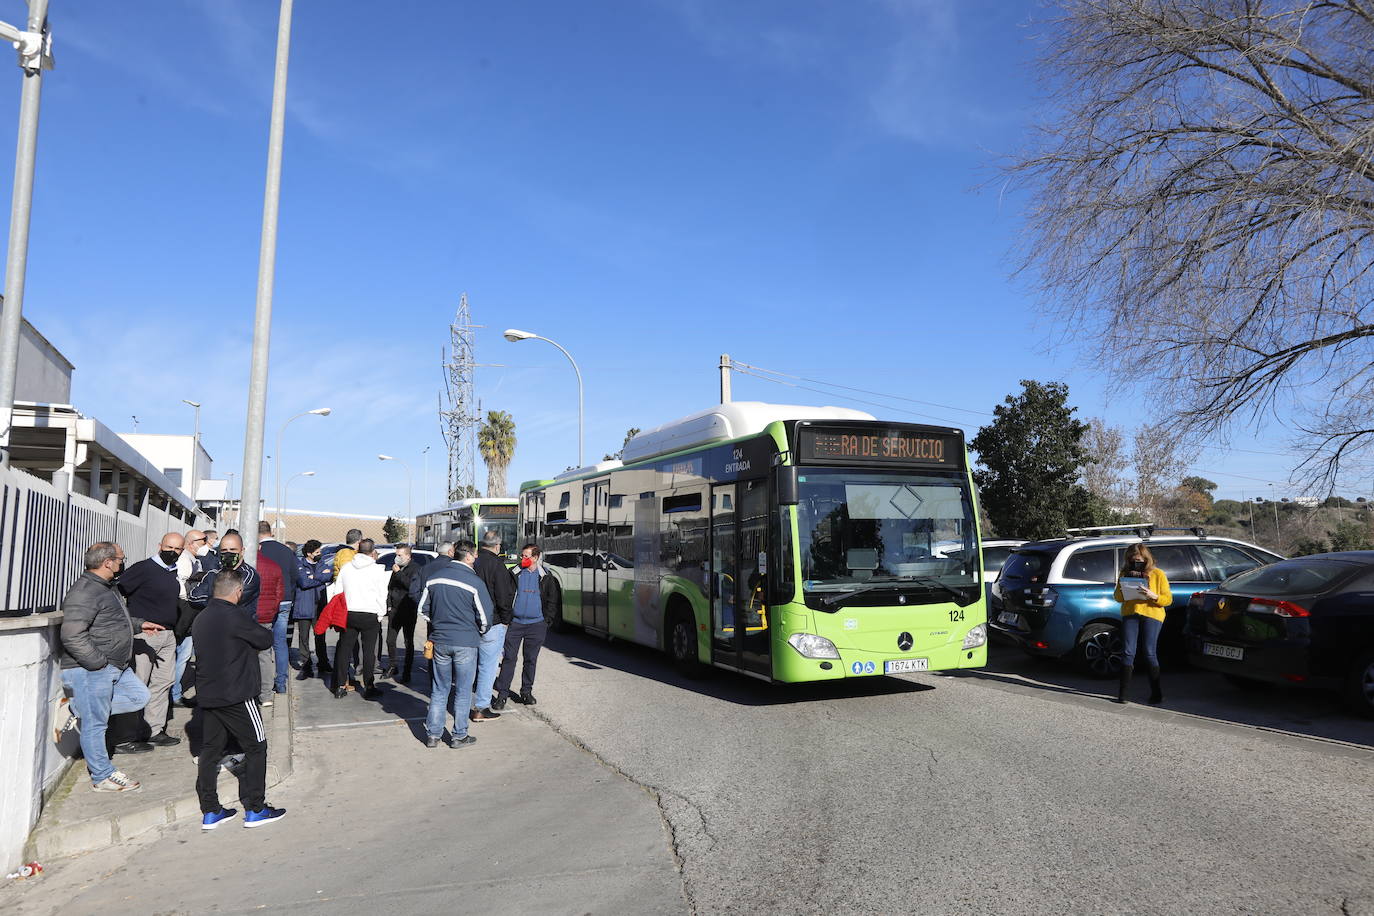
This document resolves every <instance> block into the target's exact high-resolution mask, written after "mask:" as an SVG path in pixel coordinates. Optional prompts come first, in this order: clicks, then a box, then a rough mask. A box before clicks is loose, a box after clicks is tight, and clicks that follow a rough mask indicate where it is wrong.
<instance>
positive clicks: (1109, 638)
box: [1073, 623, 1121, 678]
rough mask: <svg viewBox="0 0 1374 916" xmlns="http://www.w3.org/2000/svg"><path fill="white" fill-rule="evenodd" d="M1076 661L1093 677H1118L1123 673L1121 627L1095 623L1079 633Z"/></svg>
mask: <svg viewBox="0 0 1374 916" xmlns="http://www.w3.org/2000/svg"><path fill="white" fill-rule="evenodd" d="M1073 656H1074V663H1075V664H1076V665H1077V666H1078V668H1079V670H1080V671H1082V672H1083V673H1084V674H1087V675H1091V676H1092V677H1101V678H1108V677H1116V676H1117V675H1118V674H1120V673H1121V628H1120V627H1115V626H1112V625H1111V624H1109V623H1094V624H1092V625H1090V626H1086V627H1084V628H1083V632H1082V633H1080V634H1078V645H1077V646H1075V647H1074V651H1073Z"/></svg>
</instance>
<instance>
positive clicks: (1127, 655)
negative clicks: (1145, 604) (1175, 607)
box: [1121, 614, 1164, 671]
mask: <svg viewBox="0 0 1374 916" xmlns="http://www.w3.org/2000/svg"><path fill="white" fill-rule="evenodd" d="M1163 628H1164V621H1162V620H1155V619H1154V618H1153V617H1142V616H1141V615H1139V614H1130V615H1128V616H1126V617H1123V618H1121V645H1122V652H1121V667H1122V670H1125V671H1130V670H1131V669H1132V668H1134V667H1135V653H1136V646H1137V644H1138V643H1140V642H1141V639H1140V638H1141V637H1142V636H1143V637H1144V645H1142V646H1140V651H1141V652H1142V653H1143V654H1144V655H1145V661H1147V662H1149V663H1150V667H1152V668H1158V667H1159V655H1158V653H1157V652H1156V651H1155V645H1156V644H1157V643H1158V642H1159V631H1160V630H1162V629H1163Z"/></svg>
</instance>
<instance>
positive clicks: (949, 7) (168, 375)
mask: <svg viewBox="0 0 1374 916" xmlns="http://www.w3.org/2000/svg"><path fill="white" fill-rule="evenodd" d="M1037 8H1038V5H1037V4H1035V3H1033V2H1025V3H1022V2H1011V0H967V2H955V0H853V2H849V3H843V4H841V3H821V2H808V3H801V2H793V0H787V2H784V0H771V2H770V0H758V2H750V3H736V2H726V0H648V2H608V3H592V4H569V3H562V2H524V3H475V2H467V0H462V2H459V0H445V2H429V3H419V2H401V0H397V2H393V3H391V4H376V3H372V4H363V3H356V2H352V0H330V2H327V3H326V2H321V0H298V2H297V4H296V15H295V28H294V35H293V45H292V55H291V80H290V88H289V99H288V109H289V118H288V124H287V135H286V151H285V169H284V190H283V196H282V217H281V235H280V244H279V249H278V273H277V286H276V301H275V306H276V308H275V314H274V332H273V344H272V364H271V379H270V386H271V389H270V401H269V407H268V426H267V429H268V442H267V451H268V452H269V453H271V452H272V451H273V446H274V439H275V435H276V431H277V429H278V427H279V426H280V424H281V422H282V421H283V420H285V419H286V418H287V417H289V416H291V415H293V414H295V413H299V412H301V411H305V410H309V409H311V408H314V407H319V406H329V407H332V408H333V409H334V413H333V415H332V416H330V417H328V418H325V419H319V418H315V417H310V418H306V419H302V420H298V421H296V422H295V423H294V424H293V425H292V426H291V427H290V429H289V431H288V432H287V434H286V438H285V443H284V450H283V451H284V454H285V464H284V465H283V469H284V471H285V473H286V474H287V475H288V476H289V475H290V474H294V473H295V472H297V471H301V470H306V469H312V470H315V471H316V472H317V476H315V477H314V478H304V479H299V480H297V481H296V482H295V483H294V484H293V485H292V488H291V499H290V503H291V504H293V505H296V506H300V507H304V508H311V509H322V510H329V511H341V512H350V511H353V512H361V513H369V514H371V513H376V514H383V513H393V514H401V513H403V512H404V511H405V506H406V486H405V475H404V473H403V472H402V471H401V469H400V468H398V467H395V466H393V465H390V464H382V463H380V462H378V461H377V459H376V455H377V453H379V452H385V453H388V454H392V455H396V456H397V457H400V458H402V459H404V460H405V461H406V462H407V463H408V464H409V466H410V468H411V469H412V471H413V472H414V475H415V481H414V494H413V502H414V505H415V508H416V509H417V510H419V509H420V508H421V506H422V504H423V503H424V502H425V501H426V495H427V497H428V502H429V503H431V504H434V503H437V502H438V501H439V499H440V493H441V491H442V488H443V481H444V474H445V454H444V445H443V442H442V440H441V438H440V435H439V426H438V419H437V415H436V410H437V394H438V391H439V387H440V383H441V374H440V368H439V361H440V349H441V347H442V346H443V345H444V344H445V343H446V341H447V326H448V323H449V321H450V320H451V318H452V316H453V312H454V309H455V307H456V305H457V302H458V297H459V294H460V293H463V292H466V293H467V294H468V296H469V300H470V302H471V304H472V308H473V312H474V317H475V319H476V321H477V323H479V324H481V325H485V326H486V327H485V329H484V330H482V331H480V332H479V336H478V355H479V358H480V359H481V360H482V361H483V362H487V363H494V364H500V368H489V369H483V370H481V371H480V372H479V376H478V378H479V385H478V388H479V391H478V394H479V396H480V397H481V399H482V401H483V406H484V407H487V408H498V409H505V410H508V411H510V412H511V413H512V414H513V415H514V417H515V421H516V424H517V435H518V438H519V446H518V450H517V454H516V458H515V462H514V464H513V466H512V467H511V469H510V473H509V477H510V480H511V481H512V483H513V484H514V483H518V482H519V481H520V480H524V479H528V478H532V477H542V476H548V475H549V474H551V473H554V472H557V471H560V470H562V469H563V468H564V467H566V466H568V465H569V464H572V463H574V461H575V458H576V422H577V418H576V390H575V387H574V383H573V378H572V373H571V370H570V369H569V368H568V366H567V363H566V361H564V360H563V357H562V356H561V355H560V354H559V353H558V352H557V351H556V350H554V349H553V348H552V347H549V346H547V345H546V344H542V343H539V342H534V341H530V342H524V343H521V344H510V343H507V342H505V341H504V340H502V338H501V336H500V332H501V330H502V329H503V328H505V327H509V326H518V327H525V328H529V329H531V330H535V331H537V332H539V333H541V334H544V335H546V336H548V337H551V338H553V339H555V340H557V341H559V342H560V343H562V344H563V345H564V346H566V347H567V348H568V349H569V350H570V351H572V352H573V354H574V355H575V356H576V357H577V359H578V361H579V363H580V365H581V367H582V369H583V373H584V376H585V378H586V397H587V416H586V434H587V453H588V458H589V460H590V459H594V458H599V457H600V456H601V455H602V454H603V453H604V452H606V451H612V450H615V449H616V448H618V447H619V445H620V442H621V439H622V436H623V433H624V431H625V429H626V428H627V427H629V426H640V427H648V426H654V425H657V424H659V423H662V422H665V421H667V420H669V419H672V418H673V417H676V416H680V415H682V414H685V413H689V412H691V411H694V410H697V409H700V408H702V407H704V406H707V405H709V404H711V403H713V402H714V401H715V399H716V394H717V391H716V385H717V373H716V371H715V366H716V362H717V359H718V356H719V354H721V353H722V352H728V353H730V354H731V355H732V356H733V357H734V358H736V359H738V360H741V361H743V362H746V363H750V364H753V365H756V366H762V367H767V368H769V369H775V370H779V371H782V372H787V373H793V374H796V375H801V376H807V377H811V378H817V379H821V380H825V381H830V382H835V383H839V384H843V385H849V386H853V387H857V388H864V389H873V390H881V391H888V392H892V393H894V394H898V395H901V396H902V397H906V398H913V399H918V400H926V401H931V402H936V403H938V404H941V405H946V406H945V407H922V406H918V405H913V404H910V403H898V402H894V404H893V408H892V409H890V410H876V409H875V412H877V413H880V414H881V415H885V416H888V417H891V418H893V419H911V420H927V421H935V422H947V423H957V424H959V425H963V426H965V427H966V428H967V429H969V431H970V433H972V432H973V431H974V430H976V428H977V426H979V425H981V424H982V423H984V422H986V420H987V419H988V417H987V416H986V414H985V413H983V412H988V411H990V410H991V409H992V406H993V405H994V404H996V403H997V402H999V401H1000V400H1001V399H1002V398H1003V397H1004V396H1006V395H1007V394H1008V393H1009V392H1012V391H1014V390H1016V389H1017V388H1018V380H1019V379H1022V378H1036V379H1042V380H1049V379H1061V380H1064V381H1067V382H1068V383H1069V384H1070V387H1071V391H1072V395H1073V400H1074V402H1075V403H1076V404H1077V405H1078V406H1079V407H1080V408H1081V410H1082V412H1083V414H1084V415H1088V416H1091V415H1100V416H1104V417H1106V418H1107V419H1108V420H1109V421H1110V422H1112V423H1116V424H1121V425H1124V426H1127V427H1134V426H1136V425H1138V424H1142V423H1146V422H1150V421H1152V420H1154V419H1157V417H1155V416H1153V415H1152V413H1153V411H1152V410H1150V409H1148V408H1146V407H1145V406H1143V405H1144V403H1146V399H1143V398H1141V397H1139V396H1137V397H1131V398H1111V397H1109V396H1108V394H1107V393H1106V391H1105V378H1104V376H1103V374H1102V373H1101V372H1099V371H1097V370H1096V369H1095V368H1094V367H1092V366H1091V365H1089V364H1088V363H1087V362H1086V361H1085V353H1086V351H1085V350H1083V349H1080V348H1079V347H1078V346H1077V345H1076V344H1074V343H1073V342H1066V341H1063V340H1061V339H1059V338H1058V337H1057V336H1056V335H1055V334H1054V328H1053V327H1052V326H1051V325H1048V324H1046V323H1045V322H1043V321H1042V320H1040V319H1039V318H1038V317H1037V310H1036V307H1035V303H1034V300H1033V297H1032V296H1031V294H1030V292H1029V290H1028V289H1027V288H1026V286H1025V284H1024V282H1022V281H1017V280H1014V279H1012V278H1011V277H1010V273H1011V267H1012V264H1011V261H1010V249H1011V247H1012V245H1013V243H1014V241H1015V239H1016V237H1017V233H1018V232H1019V230H1020V226H1021V217H1020V212H1019V207H1020V205H1021V201H1020V200H1019V199H1018V198H1017V197H1015V196H1014V195H1008V194H1005V193H1002V192H1001V189H999V188H998V187H996V186H995V185H994V186H992V187H989V188H983V189H981V190H980V189H979V188H978V186H980V185H982V184H983V183H984V182H985V181H987V179H988V178H989V177H990V176H991V175H992V171H991V163H992V162H993V161H994V160H995V158H996V157H997V155H998V154H1001V153H1005V152H1009V151H1012V150H1015V149H1017V148H1018V147H1019V146H1020V145H1021V144H1022V143H1023V142H1024V138H1025V135H1026V127H1027V125H1028V124H1029V123H1030V121H1031V118H1032V117H1033V112H1034V98H1033V95H1032V91H1033V82H1032V80H1031V78H1030V72H1029V70H1028V68H1027V62H1028V60H1029V59H1030V57H1031V56H1032V55H1033V53H1034V45H1033V34H1034V29H1033V28H1032V27H1030V25H1029V24H1030V19H1031V16H1032V15H1033V14H1034V13H1035V11H1036V9H1037ZM22 10H23V5H22V4H21V3H18V2H15V0H6V3H5V4H3V5H0V18H6V19H8V20H10V21H18V20H19V19H20V18H21V17H22ZM276 14H277V5H276V3H275V2H267V0H159V2H151V0H136V2H134V3H126V4H69V3H66V2H62V3H54V5H53V10H52V17H53V23H54V36H55V37H54V46H55V51H56V55H57V61H58V68H57V69H56V70H55V71H53V72H52V73H50V74H49V75H48V76H47V77H46V79H45V83H46V85H45V90H44V92H45V94H44V101H43V120H42V126H41V133H40V139H39V157H40V159H39V166H38V182H37V187H36V191H35V215H34V223H33V235H32V241H31V254H30V262H29V274H28V292H27V302H26V308H25V314H26V316H27V317H28V318H29V319H30V320H31V321H32V322H34V324H35V325H37V326H38V327H39V329H40V330H42V331H43V332H44V333H45V334H46V335H47V336H48V337H49V338H50V339H51V340H52V341H53V342H54V343H55V344H57V345H58V347H59V348H60V349H62V350H63V351H64V352H65V353H66V354H67V355H68V357H69V358H70V359H71V360H72V361H73V362H74V363H75V364H76V366H77V372H76V374H75V376H74V381H73V400H74V402H75V403H76V405H77V406H78V407H79V408H80V409H81V410H82V411H83V412H85V413H87V414H89V415H93V416H96V417H98V418H100V419H101V420H102V421H103V422H104V423H106V424H107V425H109V426H111V427H113V428H115V429H116V430H119V431H127V430H129V429H131V427H132V420H131V419H130V417H131V416H133V415H137V416H138V418H139V421H140V431H142V432H180V431H188V432H189V430H190V428H191V420H192V417H191V411H190V408H188V407H186V406H184V405H182V404H181V403H180V399H181V398H183V397H185V398H190V399H192V400H197V401H201V402H203V403H204V405H205V407H204V411H203V416H202V426H203V432H204V438H205V442H206V446H207V448H208V449H209V451H210V453H211V455H212V456H213V457H214V460H215V471H216V476H220V477H223V476H224V475H225V474H226V472H233V473H234V474H235V476H236V477H239V476H240V475H241V470H242V468H241V462H242V457H241V456H242V447H243V418H244V413H245V399H246V387H247V376H248V354H249V347H250V343H251V333H252V330H251V325H252V319H253V306H254V290H255V284H256V273H257V257H258V243H259V229H260V224H261V212H262V184H263V174H264V163H265V156H266V135H267V118H268V111H269V106H270V92H271V73H272V54H273V49H274V42H275V32H276ZM135 28H137V29H138V30H139V35H138V37H136V38H135V37H133V30H134V29H135ZM11 76H12V77H14V78H12V79H11V80H10V81H9V83H8V84H9V85H11V88H12V90H13V91H12V94H11V96H10V98H11V99H12V101H11V102H10V103H9V105H10V111H11V113H12V114H13V113H15V112H17V104H18V79H17V76H16V75H15V74H13V73H12V74H11ZM8 123H11V124H12V123H13V118H11V119H10V121H9V122H8ZM10 130H11V131H12V130H13V128H10ZM11 136H12V135H11ZM0 146H3V147H4V148H5V149H11V148H12V144H11V143H4V144H0ZM11 162H12V160H5V161H4V167H5V168H9V167H10V166H11ZM854 396H855V397H858V398H864V399H868V396H866V395H862V394H857V395H854ZM735 397H736V398H737V399H740V400H743V399H758V400H772V401H781V402H788V403H810V404H821V403H834V404H841V405H847V406H860V407H862V406H864V405H862V404H855V403H854V402H853V401H849V400H845V399H843V398H841V397H839V396H826V395H823V394H820V393H816V392H812V391H806V390H799V389H792V388H786V387H782V386H778V385H775V384H770V383H768V382H765V381H761V380H757V379H753V378H748V377H738V376H737V378H736V380H735ZM899 407H901V408H902V409H901V410H899V409H897V408H899ZM954 408H958V409H954ZM907 411H919V412H921V413H922V414H924V416H917V415H915V414H913V413H909V412H907ZM1234 443H1235V445H1237V446H1240V447H1241V448H1244V449H1247V450H1248V451H1240V452H1229V453H1228V452H1223V451H1220V450H1216V449H1211V450H1205V451H1203V452H1202V453H1201V456H1200V458H1199V460H1198V462H1197V463H1196V465H1195V469H1196V470H1198V471H1199V472H1201V473H1204V474H1206V475H1207V476H1209V477H1211V478H1212V479H1213V480H1216V481H1217V482H1218V483H1220V484H1221V493H1222V494H1223V495H1228V496H1238V495H1240V494H1241V493H1242V492H1247V493H1248V494H1249V495H1254V494H1256V493H1260V492H1265V493H1267V492H1268V487H1267V483H1268V482H1275V483H1277V484H1280V491H1282V490H1283V489H1284V488H1283V487H1282V483H1283V481H1284V480H1286V478H1287V474H1288V470H1289V464H1290V463H1291V462H1290V460H1289V459H1287V458H1285V457H1284V456H1283V455H1282V454H1278V453H1279V452H1281V451H1282V450H1283V448H1284V446H1285V444H1286V443H1285V441H1284V439H1283V435H1282V431H1281V430H1279V429H1274V430H1272V431H1267V432H1266V431H1252V430H1248V429H1243V428H1238V429H1237V431H1236V436H1235V439H1234ZM426 447H429V475H428V485H427V486H426V485H425V483H424V481H423V480H422V478H423V477H424V474H423V467H424V459H423V458H422V450H423V449H425V448H426ZM269 468H270V465H269ZM271 479H272V478H271V474H270V471H269V473H268V475H267V477H266V480H267V481H268V483H269V485H270V481H271ZM484 483H485V474H484V473H483V474H482V475H481V477H480V478H479V485H480V484H484ZM269 499H270V493H269Z"/></svg>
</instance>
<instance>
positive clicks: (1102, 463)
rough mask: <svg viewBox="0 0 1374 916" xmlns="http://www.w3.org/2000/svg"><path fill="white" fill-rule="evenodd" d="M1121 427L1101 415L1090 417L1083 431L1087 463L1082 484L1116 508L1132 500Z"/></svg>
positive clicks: (1118, 509)
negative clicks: (1111, 424)
mask: <svg viewBox="0 0 1374 916" xmlns="http://www.w3.org/2000/svg"><path fill="white" fill-rule="evenodd" d="M1122 445H1123V437H1122V435H1121V430H1120V429H1119V428H1118V427H1115V426H1108V425H1107V424H1106V423H1105V422H1103V420H1102V419H1101V418H1100V417H1093V418H1091V419H1090V420H1088V430H1087V432H1085V433H1084V434H1083V451H1084V452H1085V453H1087V456H1088V459H1087V463H1085V464H1084V465H1083V486H1085V487H1087V488H1088V492H1090V493H1092V494H1094V495H1096V496H1099V497H1101V499H1102V501H1103V502H1104V503H1106V504H1107V507H1108V508H1110V509H1112V510H1113V511H1118V512H1119V511H1122V510H1124V509H1125V508H1126V507H1127V504H1128V503H1129V502H1130V501H1131V498H1130V493H1129V487H1128V485H1127V483H1126V480H1125V478H1124V477H1123V474H1124V473H1125V471H1126V468H1127V467H1128V466H1129V462H1128V461H1127V460H1126V456H1125V454H1124V453H1123V451H1122Z"/></svg>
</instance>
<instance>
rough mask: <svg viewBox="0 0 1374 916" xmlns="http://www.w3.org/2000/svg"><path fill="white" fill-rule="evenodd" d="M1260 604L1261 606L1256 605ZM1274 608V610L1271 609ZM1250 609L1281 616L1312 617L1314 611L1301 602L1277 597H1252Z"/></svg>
mask: <svg viewBox="0 0 1374 916" xmlns="http://www.w3.org/2000/svg"><path fill="white" fill-rule="evenodd" d="M1255 605H1259V607H1255ZM1270 608H1272V610H1270ZM1250 609H1251V610H1257V611H1259V612H1260V613H1261V614H1277V615H1278V616H1280V617H1311V616H1312V612H1311V611H1309V610H1308V609H1307V608H1305V607H1303V606H1302V605H1300V604H1294V603H1293V602H1291V601H1280V600H1278V599H1277V598H1251V599H1250Z"/></svg>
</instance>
